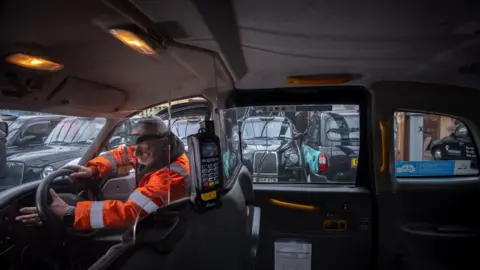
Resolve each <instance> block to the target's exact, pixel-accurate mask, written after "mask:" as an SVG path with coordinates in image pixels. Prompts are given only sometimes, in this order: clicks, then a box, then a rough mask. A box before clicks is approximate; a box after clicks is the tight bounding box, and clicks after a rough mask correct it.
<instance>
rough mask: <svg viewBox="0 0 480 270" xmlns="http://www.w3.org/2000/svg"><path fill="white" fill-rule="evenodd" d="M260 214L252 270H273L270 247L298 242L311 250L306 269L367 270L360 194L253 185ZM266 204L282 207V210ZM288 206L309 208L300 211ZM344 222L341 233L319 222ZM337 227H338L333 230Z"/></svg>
mask: <svg viewBox="0 0 480 270" xmlns="http://www.w3.org/2000/svg"><path fill="white" fill-rule="evenodd" d="M254 190H255V201H256V205H258V206H259V207H260V208H261V209H262V216H261V227H260V247H259V251H258V255H257V260H258V261H257V269H274V262H275V242H277V241H283V240H287V241H291V240H293V241H299V242H306V243H310V244H311V245H312V246H311V247H312V255H311V258H312V260H311V263H312V267H311V269H329V268H331V267H332V266H335V269H367V268H368V266H369V263H370V262H371V256H370V255H371V248H372V241H371V239H372V233H371V223H370V220H371V217H372V212H371V210H372V209H371V195H370V191H368V190H367V189H365V188H355V187H325V186H323V187H318V186H317V187H315V186H306V185H292V186H290V185H289V186H269V185H268V184H267V185H261V184H258V185H254ZM272 199H274V200H277V201H280V202H281V203H282V202H283V203H287V204H286V207H285V206H281V204H280V205H276V204H274V203H272ZM288 203H293V204H301V205H306V206H314V207H316V209H315V210H312V211H304V210H298V209H292V208H289V207H288ZM328 220H331V221H333V220H337V221H344V222H345V223H344V224H345V225H346V226H345V227H346V228H345V229H341V228H339V229H338V230H332V228H328V227H327V228H324V225H327V224H324V223H325V221H328ZM339 227H341V225H339Z"/></svg>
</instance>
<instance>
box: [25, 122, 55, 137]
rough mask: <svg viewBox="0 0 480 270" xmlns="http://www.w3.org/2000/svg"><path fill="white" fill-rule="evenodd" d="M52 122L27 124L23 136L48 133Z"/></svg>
mask: <svg viewBox="0 0 480 270" xmlns="http://www.w3.org/2000/svg"><path fill="white" fill-rule="evenodd" d="M49 127H50V122H39V123H33V124H30V125H28V126H27V128H26V129H25V130H24V131H23V136H27V135H48V133H49V129H50V128H49Z"/></svg>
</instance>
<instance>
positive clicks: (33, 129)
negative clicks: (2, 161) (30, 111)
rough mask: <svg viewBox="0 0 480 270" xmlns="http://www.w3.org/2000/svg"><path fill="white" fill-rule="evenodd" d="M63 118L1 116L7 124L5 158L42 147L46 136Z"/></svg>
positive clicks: (55, 116)
mask: <svg viewBox="0 0 480 270" xmlns="http://www.w3.org/2000/svg"><path fill="white" fill-rule="evenodd" d="M64 118H65V117H64V116H59V115H25V116H13V115H9V116H2V119H4V120H6V122H7V123H8V129H9V134H8V136H7V141H6V147H7V157H8V156H10V155H13V154H16V153H20V152H23V151H30V150H31V149H32V147H36V146H41V145H43V143H44V141H45V139H46V138H47V136H48V134H50V132H51V131H52V130H53V129H54V128H55V127H56V126H57V124H58V123H60V121H62V120H63V119H64Z"/></svg>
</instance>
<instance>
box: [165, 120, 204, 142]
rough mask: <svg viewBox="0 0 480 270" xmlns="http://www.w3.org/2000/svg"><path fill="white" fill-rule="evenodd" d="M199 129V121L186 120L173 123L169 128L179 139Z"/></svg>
mask: <svg viewBox="0 0 480 270" xmlns="http://www.w3.org/2000/svg"><path fill="white" fill-rule="evenodd" d="M199 129H200V123H199V122H188V121H182V122H176V123H173V125H172V128H171V130H172V132H173V133H174V134H175V135H177V137H179V138H180V139H184V138H186V137H188V136H190V135H192V134H196V133H198V130H199Z"/></svg>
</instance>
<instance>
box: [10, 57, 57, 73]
mask: <svg viewBox="0 0 480 270" xmlns="http://www.w3.org/2000/svg"><path fill="white" fill-rule="evenodd" d="M5 61H7V62H8V63H11V64H14V65H17V66H21V67H24V68H31V69H38V70H47V71H57V70H60V69H62V68H63V65H62V64H59V63H55V62H53V61H50V60H47V59H45V58H42V57H38V56H32V55H28V54H25V53H15V54H11V55H9V56H7V57H6V58H5Z"/></svg>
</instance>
